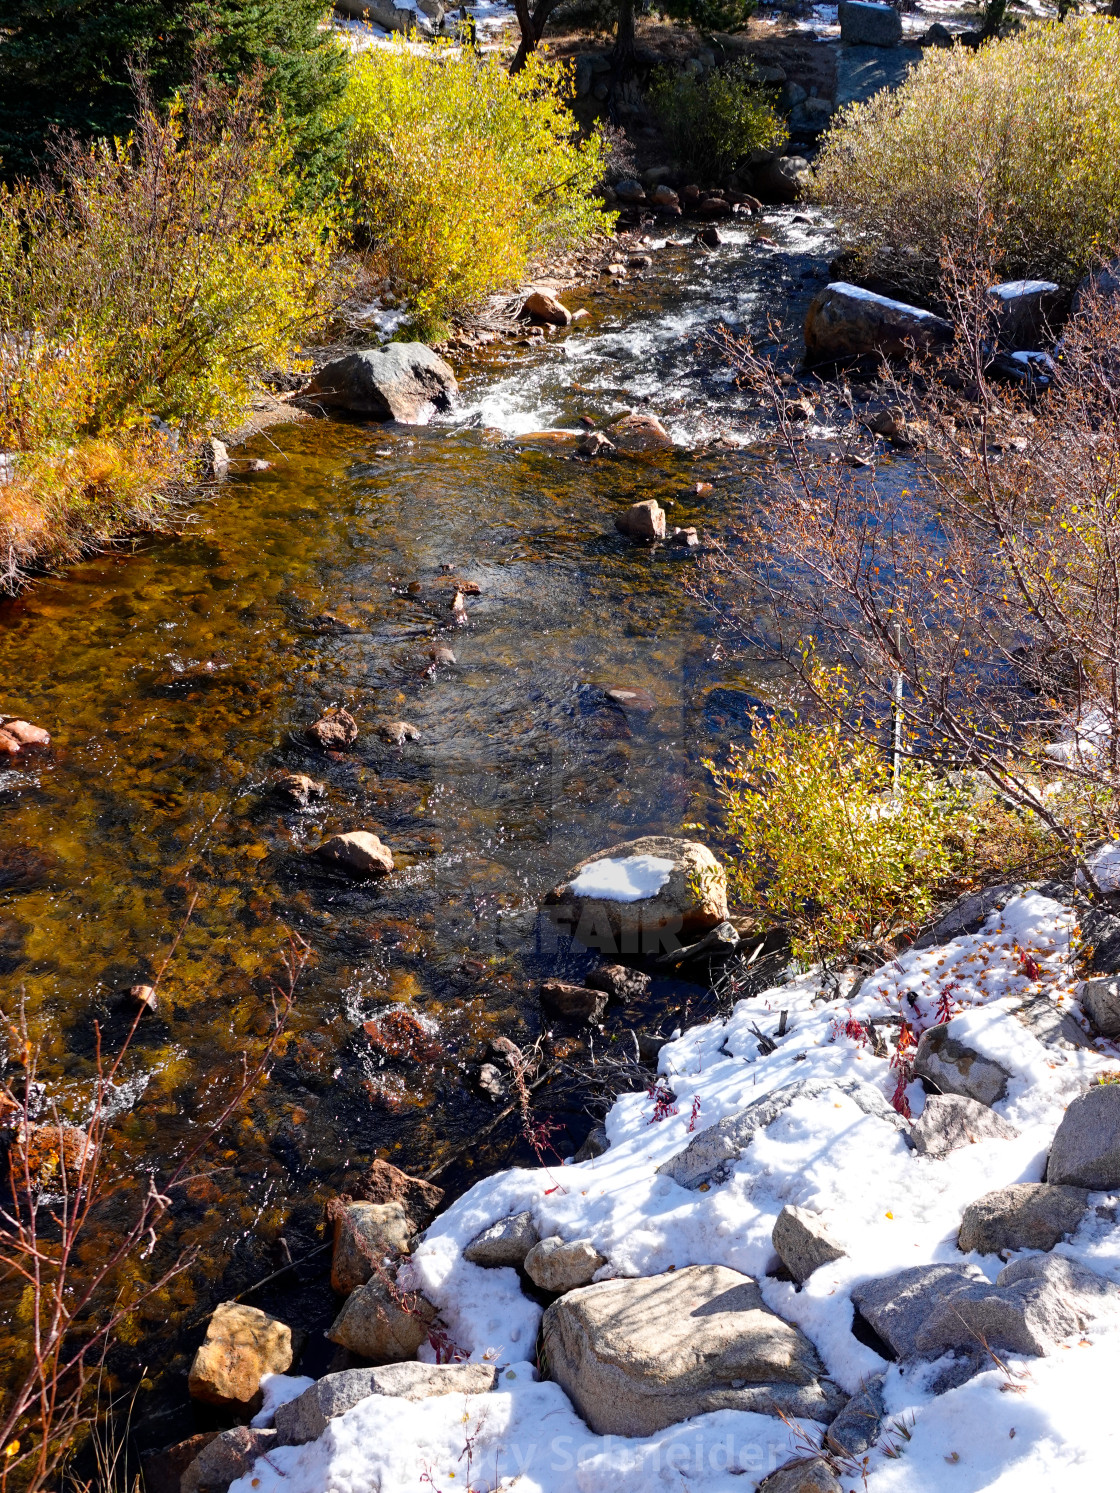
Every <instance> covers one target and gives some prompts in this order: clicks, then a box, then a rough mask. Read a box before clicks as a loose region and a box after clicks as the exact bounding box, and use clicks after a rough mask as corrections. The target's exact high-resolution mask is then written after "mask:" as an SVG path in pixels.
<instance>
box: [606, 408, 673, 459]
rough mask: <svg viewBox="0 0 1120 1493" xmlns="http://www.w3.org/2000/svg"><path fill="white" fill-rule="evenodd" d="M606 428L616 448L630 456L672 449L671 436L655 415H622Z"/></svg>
mask: <svg viewBox="0 0 1120 1493" xmlns="http://www.w3.org/2000/svg"><path fill="white" fill-rule="evenodd" d="M608 429H609V432H610V438H611V440H612V441H613V442H614V444H615V445H616V446H617V447H618V449H619V450H620V451H625V452H627V453H628V454H629V455H632V456H634V455H641V454H644V453H647V452H650V451H671V450H672V449H673V444H674V442H673V437H672V436H671V435H670V434H669V432H668V431H667V430H666V429H665V427H664V425H662V423H661V421H660V420H659V419H658V418H657V416H656V415H623V417H622V419H621V420H616V421H615V422H614V423H613V424H612V425H611V426H609V427H608Z"/></svg>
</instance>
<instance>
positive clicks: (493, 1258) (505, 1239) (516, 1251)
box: [463, 1211, 540, 1269]
mask: <svg viewBox="0 0 1120 1493" xmlns="http://www.w3.org/2000/svg"><path fill="white" fill-rule="evenodd" d="M539 1240H540V1235H539V1234H538V1232H537V1226H536V1224H535V1223H534V1222H533V1215H532V1214H531V1213H530V1212H528V1211H526V1212H524V1213H511V1214H510V1216H509V1217H508V1218H499V1219H498V1221H497V1223H492V1224H491V1225H490V1226H489V1228H486V1229H483V1230H482V1232H481V1234H476V1235H475V1236H474V1238H473V1239H472V1240H471V1242H470V1243H469V1244H468V1245H467V1247H466V1249H464V1250H463V1258H464V1259H465V1260H469V1261H470V1262H471V1264H472V1265H485V1266H486V1267H487V1268H490V1269H493V1268H494V1267H496V1266H501V1265H513V1266H515V1267H516V1266H520V1265H523V1264H524V1263H525V1256H526V1255H527V1254H528V1253H529V1251H530V1250H531V1249H532V1248H533V1246H534V1244H536V1243H538V1242H539Z"/></svg>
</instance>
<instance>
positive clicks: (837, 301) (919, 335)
mask: <svg viewBox="0 0 1120 1493" xmlns="http://www.w3.org/2000/svg"><path fill="white" fill-rule="evenodd" d="M952 340H953V328H952V326H951V325H950V323H949V322H947V321H945V320H944V319H943V318H942V317H940V316H935V315H934V314H933V312H932V311H923V310H921V308H920V307H918V306H908V305H906V303H905V302H904V301H892V300H891V299H890V298H889V297H888V296H884V295H876V294H874V292H872V291H870V290H863V289H862V288H861V287H860V286H858V285H849V284H848V283H847V281H844V280H836V281H834V282H833V283H832V284H831V285H826V286H825V288H824V289H823V290H822V291H821V293H820V294H819V295H818V296H817V297H816V299H815V300H814V301H813V303H812V305H811V306H810V307H809V310H808V313H807V315H806V317H805V354H806V357H807V358H808V359H809V360H810V361H811V362H816V363H828V362H835V361H836V360H837V359H840V358H859V357H863V356H864V354H866V353H882V354H883V355H884V357H888V358H901V357H905V356H906V355H907V353H909V352H910V351H915V352H918V353H929V352H932V351H935V350H936V349H938V348H941V347H946V346H948V344H949V343H950V342H952Z"/></svg>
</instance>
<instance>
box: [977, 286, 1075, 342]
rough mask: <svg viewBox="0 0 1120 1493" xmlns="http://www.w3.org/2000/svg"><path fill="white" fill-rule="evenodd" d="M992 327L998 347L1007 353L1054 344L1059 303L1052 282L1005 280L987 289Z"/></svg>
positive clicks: (1059, 292) (1057, 294)
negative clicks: (1054, 326)
mask: <svg viewBox="0 0 1120 1493" xmlns="http://www.w3.org/2000/svg"><path fill="white" fill-rule="evenodd" d="M988 298H989V300H990V302H991V306H992V324H993V328H994V330H995V334H996V337H997V338H998V339H999V342H1000V345H1001V346H1002V347H1003V348H1004V349H1006V350H1007V351H1009V352H1014V351H1016V350H1018V349H1022V348H1036V347H1041V346H1042V345H1043V343H1044V342H1052V341H1053V340H1054V333H1053V326H1052V323H1053V322H1054V320H1055V318H1056V316H1057V314H1058V312H1059V310H1060V307H1061V300H1062V291H1061V287H1060V286H1058V285H1055V283H1054V282H1053V280H1005V281H1003V282H1002V283H1001V284H999V285H991V286H989V287H988Z"/></svg>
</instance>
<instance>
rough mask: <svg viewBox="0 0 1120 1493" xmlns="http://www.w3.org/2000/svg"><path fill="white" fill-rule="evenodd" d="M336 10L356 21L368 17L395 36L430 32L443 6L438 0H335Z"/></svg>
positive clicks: (435, 25) (433, 28)
mask: <svg viewBox="0 0 1120 1493" xmlns="http://www.w3.org/2000/svg"><path fill="white" fill-rule="evenodd" d="M334 8H335V9H336V10H340V11H341V12H342V14H343V15H344V16H350V17H352V18H353V19H354V20H356V21H364V20H370V21H372V22H373V24H374V25H375V26H380V27H381V29H382V30H383V31H395V32H396V33H397V34H398V35H399V36H408V35H410V34H411V33H412V32H413V31H418V32H419V33H420V35H421V36H434V35H435V33H436V31H437V30H438V29H439V25H440V22H441V21H442V20H443V15H444V10H443V6H442V5H441V4H439V0H435V3H433V0H419V3H418V4H414V5H401V6H395V5H393V4H392V3H391V0H335V6H334Z"/></svg>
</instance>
